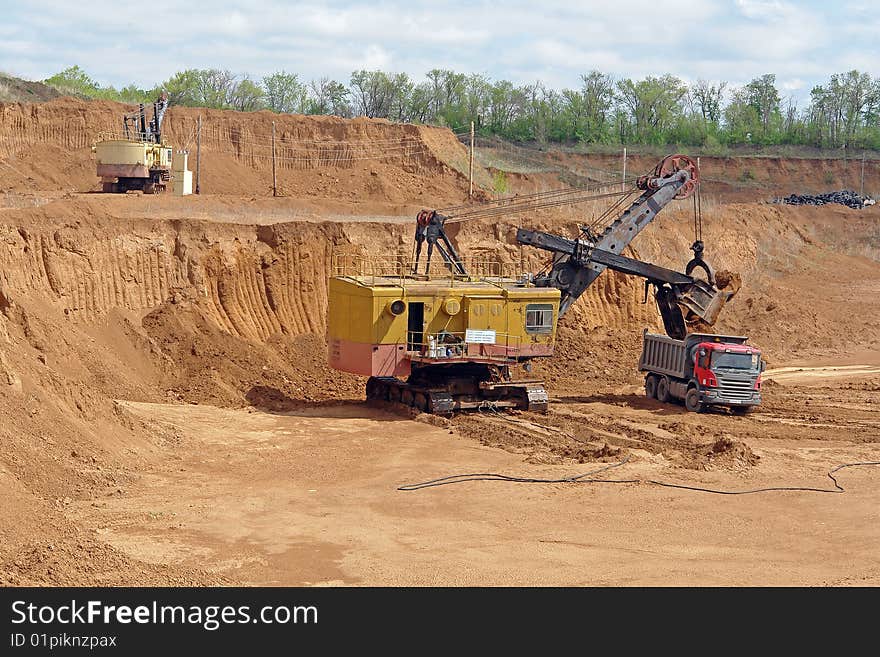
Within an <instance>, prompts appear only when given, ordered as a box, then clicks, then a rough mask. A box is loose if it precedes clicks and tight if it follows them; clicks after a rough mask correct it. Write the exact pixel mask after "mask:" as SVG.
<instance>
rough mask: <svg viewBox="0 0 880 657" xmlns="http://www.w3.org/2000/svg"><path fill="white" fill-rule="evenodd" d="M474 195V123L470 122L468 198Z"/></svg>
mask: <svg viewBox="0 0 880 657" xmlns="http://www.w3.org/2000/svg"><path fill="white" fill-rule="evenodd" d="M473 195H474V122H473V121H471V152H470V157H469V165H468V198H471V197H473Z"/></svg>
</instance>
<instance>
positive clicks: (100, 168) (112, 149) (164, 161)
mask: <svg viewBox="0 0 880 657" xmlns="http://www.w3.org/2000/svg"><path fill="white" fill-rule="evenodd" d="M167 109H168V94H166V93H164V92H163V93H162V94H161V95H160V96H159V98H158V99H157V100H156V102H155V103H153V118H151V119H150V120H149V121H147V114H146V110H145V107H144V104H143V103H141V104H140V105H139V106H138V110H137V111H136V112H132V113H130V114H125V115H123V117H122V128H123V135H122V136H123V138H122V139H116V138H111V139H102V140H100V141H98V142H97V143H96V144H95V146H94V147H93V149H92V150H93V152H94V153H95V156H96V159H97V174H98V177H99V178H100V179H101V191H103V192H108V193H124V192H127V191H133V190H139V191H141V192H143V193H144V194H154V193H157V192H163V191H165V189H166V187H167V186H168V182H169V181H170V180H171V164H172V152H173V149H172V147H171V146H170V145H168V144H166V143H165V142H164V141H163V139H162V120H163V118H164V117H165V112H166V110H167Z"/></svg>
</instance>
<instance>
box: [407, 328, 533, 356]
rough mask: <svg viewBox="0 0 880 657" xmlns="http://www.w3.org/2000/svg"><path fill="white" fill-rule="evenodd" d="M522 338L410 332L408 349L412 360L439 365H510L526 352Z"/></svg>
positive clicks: (482, 333)
mask: <svg viewBox="0 0 880 657" xmlns="http://www.w3.org/2000/svg"><path fill="white" fill-rule="evenodd" d="M521 345H522V338H521V337H520V336H517V335H510V334H509V333H498V332H496V331H488V330H487V331H480V330H468V331H445V330H442V331H437V332H436V333H430V332H427V331H408V332H407V345H406V349H407V352H409V354H410V357H411V359H412V360H417V361H424V362H432V363H439V362H443V361H449V362H453V361H456V360H462V359H467V360H468V361H473V360H485V361H488V362H493V361H497V362H502V363H503V362H509V361H510V360H515V359H516V358H517V356H519V354H520V353H521V351H522V346H521Z"/></svg>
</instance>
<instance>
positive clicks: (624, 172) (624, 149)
mask: <svg viewBox="0 0 880 657" xmlns="http://www.w3.org/2000/svg"><path fill="white" fill-rule="evenodd" d="M621 182H622V183H623V189H624V191H626V146H624V147H623V176H622V177H621Z"/></svg>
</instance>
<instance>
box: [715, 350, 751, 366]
mask: <svg viewBox="0 0 880 657" xmlns="http://www.w3.org/2000/svg"><path fill="white" fill-rule="evenodd" d="M760 359H761V356H760V355H759V354H736V353H732V352H724V351H715V352H713V353H712V368H713V369H715V368H716V367H721V368H729V369H735V370H756V369H758V363H759V362H760Z"/></svg>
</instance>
